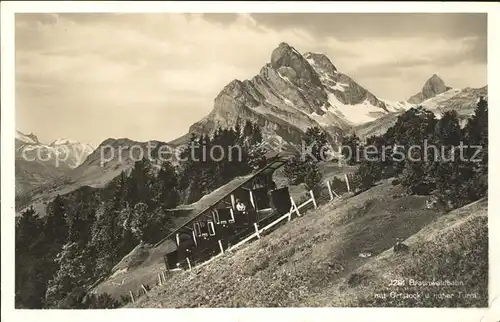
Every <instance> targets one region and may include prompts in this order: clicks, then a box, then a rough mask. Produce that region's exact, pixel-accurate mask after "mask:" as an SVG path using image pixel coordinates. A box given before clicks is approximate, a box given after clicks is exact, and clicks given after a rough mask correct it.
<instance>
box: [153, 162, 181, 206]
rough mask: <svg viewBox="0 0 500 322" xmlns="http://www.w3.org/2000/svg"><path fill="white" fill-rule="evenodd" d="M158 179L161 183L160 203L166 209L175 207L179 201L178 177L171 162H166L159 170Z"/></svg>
mask: <svg viewBox="0 0 500 322" xmlns="http://www.w3.org/2000/svg"><path fill="white" fill-rule="evenodd" d="M157 181H158V182H159V184H160V189H161V190H160V193H159V195H160V200H159V201H160V202H159V203H160V205H161V206H162V207H163V208H164V209H171V208H175V207H176V206H177V205H178V203H179V192H178V188H177V184H178V179H177V174H176V172H175V169H174V167H173V166H172V164H171V163H170V162H164V163H163V164H162V167H161V169H160V171H159V172H158V176H157Z"/></svg>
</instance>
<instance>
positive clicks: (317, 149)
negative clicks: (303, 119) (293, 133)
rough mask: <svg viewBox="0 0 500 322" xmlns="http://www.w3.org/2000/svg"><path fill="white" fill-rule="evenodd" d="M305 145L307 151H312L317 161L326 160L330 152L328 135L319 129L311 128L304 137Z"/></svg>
mask: <svg viewBox="0 0 500 322" xmlns="http://www.w3.org/2000/svg"><path fill="white" fill-rule="evenodd" d="M303 140H304V143H305V145H306V147H307V149H310V150H311V155H312V156H313V157H314V159H315V161H316V162H318V161H322V160H325V158H326V155H327V153H328V152H329V151H330V148H329V144H328V139H327V136H326V133H325V132H324V131H323V130H321V129H320V128H319V127H317V126H315V127H310V128H308V129H307V130H306V133H305V135H304V138H303Z"/></svg>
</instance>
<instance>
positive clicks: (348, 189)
mask: <svg viewBox="0 0 500 322" xmlns="http://www.w3.org/2000/svg"><path fill="white" fill-rule="evenodd" d="M344 177H345V183H346V185H347V192H351V187H350V186H349V178H348V177H347V173H344Z"/></svg>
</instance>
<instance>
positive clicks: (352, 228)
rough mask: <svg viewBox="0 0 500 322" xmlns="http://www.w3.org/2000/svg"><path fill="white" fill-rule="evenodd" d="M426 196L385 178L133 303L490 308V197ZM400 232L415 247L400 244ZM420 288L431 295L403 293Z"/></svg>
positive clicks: (154, 290)
mask: <svg viewBox="0 0 500 322" xmlns="http://www.w3.org/2000/svg"><path fill="white" fill-rule="evenodd" d="M425 200H426V197H422V196H403V195H402V189H401V187H399V186H392V185H391V184H390V183H389V182H388V181H384V182H382V183H381V184H379V185H378V186H376V187H374V188H372V189H370V190H368V191H366V192H364V193H362V194H359V195H357V196H354V197H351V198H347V199H341V200H337V201H334V202H330V203H328V204H326V205H323V206H321V207H319V208H318V209H317V210H315V211H310V212H309V213H307V214H306V215H304V216H303V217H300V218H298V219H296V220H294V221H292V222H290V223H288V224H286V225H284V226H282V227H281V228H279V229H277V230H276V231H275V232H273V233H271V234H269V235H268V236H265V237H263V238H262V239H261V240H258V241H255V242H252V243H249V244H247V245H244V246H243V247H242V248H241V249H239V250H237V251H236V252H235V253H234V254H231V253H227V254H226V255H224V256H222V257H220V258H218V259H216V260H215V261H213V262H212V263H210V264H208V265H206V266H205V267H201V268H195V269H193V271H191V272H182V273H179V274H175V275H173V277H172V278H171V279H170V280H169V281H168V283H167V285H165V286H162V287H156V288H154V289H153V290H152V291H150V292H149V293H148V294H147V295H146V296H142V297H141V298H139V300H138V301H137V302H136V303H135V305H133V306H135V307H283V306H288V307H290V306H306V307H310V306H316V307H317V306H409V305H420V306H485V305H487V297H486V295H487V281H488V279H487V276H488V274H487V272H488V267H487V258H488V257H487V256H488V253H487V211H486V209H487V201H485V200H482V201H480V202H476V203H475V204H471V205H469V206H467V207H464V208H461V209H458V210H455V211H453V212H450V213H447V214H443V213H441V212H440V211H439V210H430V209H426V208H425ZM398 237H399V238H403V239H405V240H406V241H405V243H407V244H408V245H409V246H410V252H409V253H407V254H396V253H394V252H393V251H392V246H393V245H394V243H395V241H396V238H398ZM361 253H370V254H371V256H370V257H360V256H359V255H360V254H361ZM409 279H414V280H420V281H428V280H433V279H434V280H436V281H444V280H449V281H451V282H458V283H461V284H462V285H460V286H448V287H444V288H443V287H435V286H432V287H431V286H428V287H412V286H408V285H407V286H406V288H404V287H402V286H400V287H396V286H390V283H391V280H403V281H405V283H406V284H408V281H409ZM391 291H393V292H394V294H393V295H389V297H388V298H386V299H383V298H381V297H382V295H381V294H382V293H384V292H385V293H388V294H390V292H391ZM417 292H418V293H421V294H422V298H421V299H411V298H409V299H408V298H403V297H407V296H408V295H405V294H409V293H417ZM458 292H462V293H461V295H460V296H459V295H458V294H459V293H458ZM441 293H443V294H441ZM471 293H476V296H473V295H470V294H471ZM376 294H378V295H377V296H376ZM395 294H396V295H395ZM397 294H400V295H397ZM425 294H429V298H424V295H425ZM447 294H448V295H449V294H455V297H454V298H452V299H450V298H449V296H447ZM465 294H469V295H467V296H465ZM391 296H392V297H393V298H390V297H391ZM129 306H132V304H129Z"/></svg>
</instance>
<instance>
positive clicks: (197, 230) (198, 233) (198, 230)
mask: <svg viewBox="0 0 500 322" xmlns="http://www.w3.org/2000/svg"><path fill="white" fill-rule="evenodd" d="M193 228H194V234H195V235H196V236H198V237H200V236H201V227H200V223H194V225H193Z"/></svg>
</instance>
